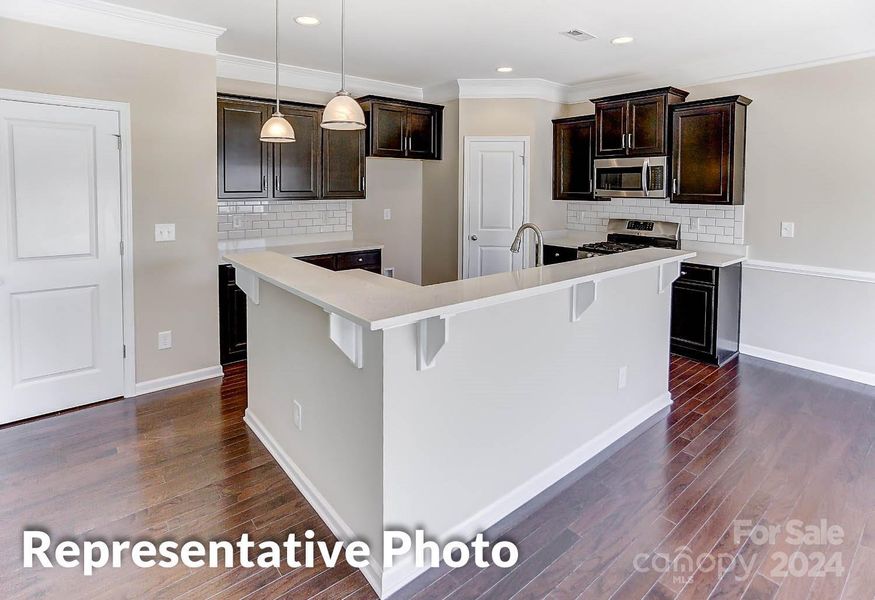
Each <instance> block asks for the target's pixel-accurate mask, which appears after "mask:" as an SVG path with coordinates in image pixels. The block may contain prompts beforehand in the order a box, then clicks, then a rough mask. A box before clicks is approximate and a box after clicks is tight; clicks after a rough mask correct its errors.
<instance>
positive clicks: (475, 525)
mask: <svg viewBox="0 0 875 600" xmlns="http://www.w3.org/2000/svg"><path fill="white" fill-rule="evenodd" d="M671 404H672V399H671V393H670V392H665V393H664V394H660V395H659V396H658V397H656V398H655V399H653V400H651V401H650V402H648V403H647V404H645V405H644V406H642V407H641V408H639V409H638V410H636V411H635V412H633V413H632V414H630V415H628V416H626V417H625V418H623V419H622V420H620V421H619V422H617V423H616V424H615V425H613V426H612V427H609V428H608V429H606V430H605V431H603V432H602V433H600V434H599V435H597V436H596V437H594V438H593V439H591V440H590V441H588V442H587V443H585V444H583V445H582V446H580V447H579V448H577V449H576V450H574V451H572V452H571V453H570V454H568V455H566V456H565V457H563V458H561V459H559V460H558V461H556V462H555V463H553V464H552V465H551V466H549V467H547V468H546V469H544V470H543V471H541V472H540V473H538V474H537V475H535V476H534V477H532V478H531V479H529V480H528V481H526V482H525V483H523V484H522V485H520V486H518V487H516V488H515V489H513V490H511V491H510V492H508V493H507V494H505V495H504V496H502V497H501V498H499V499H498V500H496V501H495V502H493V503H492V504H490V505H489V506H486V507H485V508H483V509H482V510H480V511H478V512H477V513H475V514H474V515H472V516H471V517H469V518H467V519H465V520H464V521H462V522H461V523H459V524H458V525H456V526H455V527H453V528H452V529H450V530H449V531H447V532H446V533H444V534H443V535H441V536H440V539H443V540H449V539H458V540H470V539H473V538H474V536H476V535H477V534H478V533H480V532H482V531H483V530H485V529H486V528H488V527H491V526H492V525H494V524H495V523H498V522H499V521H500V520H501V519H503V518H504V517H506V516H507V515H509V514H510V513H512V512H513V511H515V510H516V509H518V508H519V507H520V506H522V505H523V504H525V503H526V502H528V501H529V500H531V499H532V498H534V497H535V496H537V495H538V494H540V493H541V492H543V491H544V490H546V489H547V488H549V487H550V486H551V485H553V484H554V483H556V482H557V481H559V480H560V479H562V478H563V477H565V476H566V475H568V474H569V473H571V472H572V471H574V470H575V469H577V468H578V467H580V466H581V465H583V464H584V463H586V462H587V461H589V460H591V459H592V458H594V457H596V456H597V455H598V454H599V453H601V452H602V451H604V450H605V449H606V448H608V447H609V446H610V445H611V444H613V443H614V442H616V441H617V440H619V439H621V438H622V437H623V436H625V435H626V434H628V433H629V432H630V431H632V430H634V429H635V428H636V427H638V426H639V425H641V424H642V423H644V422H646V421H647V420H648V419H650V418H651V417H652V416H653V415H655V414H657V413H658V412H659V411H661V410H663V409H664V408H666V407H669V406H671ZM427 570H428V569H427V568H416V567H415V566H414V565H413V564H412V559H411V560H407V561H406V562H405V561H403V560H402V561H400V562H399V563H398V564H397V565H396V566H395V567H393V568H392V569H390V570H389V571H387V572H385V573H384V574H383V591H384V592H385V595H384V596H381V597H383V598H385V597H389V596H391V595H392V594H394V593H395V592H397V591H398V590H400V589H401V588H403V587H404V586H405V585H407V584H408V583H410V582H412V581H413V580H414V579H416V578H417V577H419V576H420V575H422V574H423V573H425V571H427Z"/></svg>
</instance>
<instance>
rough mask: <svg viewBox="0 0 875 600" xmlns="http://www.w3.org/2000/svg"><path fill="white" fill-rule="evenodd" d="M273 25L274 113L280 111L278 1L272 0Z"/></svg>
mask: <svg viewBox="0 0 875 600" xmlns="http://www.w3.org/2000/svg"><path fill="white" fill-rule="evenodd" d="M273 6H274V19H273V22H274V25H275V26H276V29H275V30H274V34H273V43H274V57H275V58H276V73H275V74H276V111H277V112H279V111H280V0H274V3H273Z"/></svg>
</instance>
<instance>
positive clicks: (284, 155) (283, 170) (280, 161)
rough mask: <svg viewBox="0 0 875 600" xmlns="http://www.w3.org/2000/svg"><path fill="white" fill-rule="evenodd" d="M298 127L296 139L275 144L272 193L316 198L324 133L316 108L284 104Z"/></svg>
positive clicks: (275, 196) (302, 198)
mask: <svg viewBox="0 0 875 600" xmlns="http://www.w3.org/2000/svg"><path fill="white" fill-rule="evenodd" d="M282 112H283V114H284V115H285V116H286V119H287V120H288V121H289V123H291V124H292V127H293V128H294V130H295V142H294V143H289V144H271V145H272V146H273V197H274V198H295V199H297V200H314V199H316V198H318V197H319V183H320V181H319V157H320V155H321V154H322V133H321V131H320V126H319V122H320V121H321V118H320V113H319V111H317V110H307V109H298V108H289V107H283V109H282Z"/></svg>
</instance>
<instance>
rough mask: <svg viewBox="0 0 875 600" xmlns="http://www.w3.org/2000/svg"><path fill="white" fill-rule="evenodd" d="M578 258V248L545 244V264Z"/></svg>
mask: <svg viewBox="0 0 875 600" xmlns="http://www.w3.org/2000/svg"><path fill="white" fill-rule="evenodd" d="M570 260H577V249H576V248H566V247H565V246H551V245H549V244H544V264H545V265H555V264H556V263H562V262H568V261H570Z"/></svg>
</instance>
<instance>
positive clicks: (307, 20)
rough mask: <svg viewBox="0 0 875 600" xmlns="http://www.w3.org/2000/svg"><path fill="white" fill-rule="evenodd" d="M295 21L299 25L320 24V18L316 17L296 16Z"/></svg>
mask: <svg viewBox="0 0 875 600" xmlns="http://www.w3.org/2000/svg"><path fill="white" fill-rule="evenodd" d="M295 23H297V24H298V25H308V26H311V27H312V26H313V25H318V24H319V19H317V18H316V17H295Z"/></svg>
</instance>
